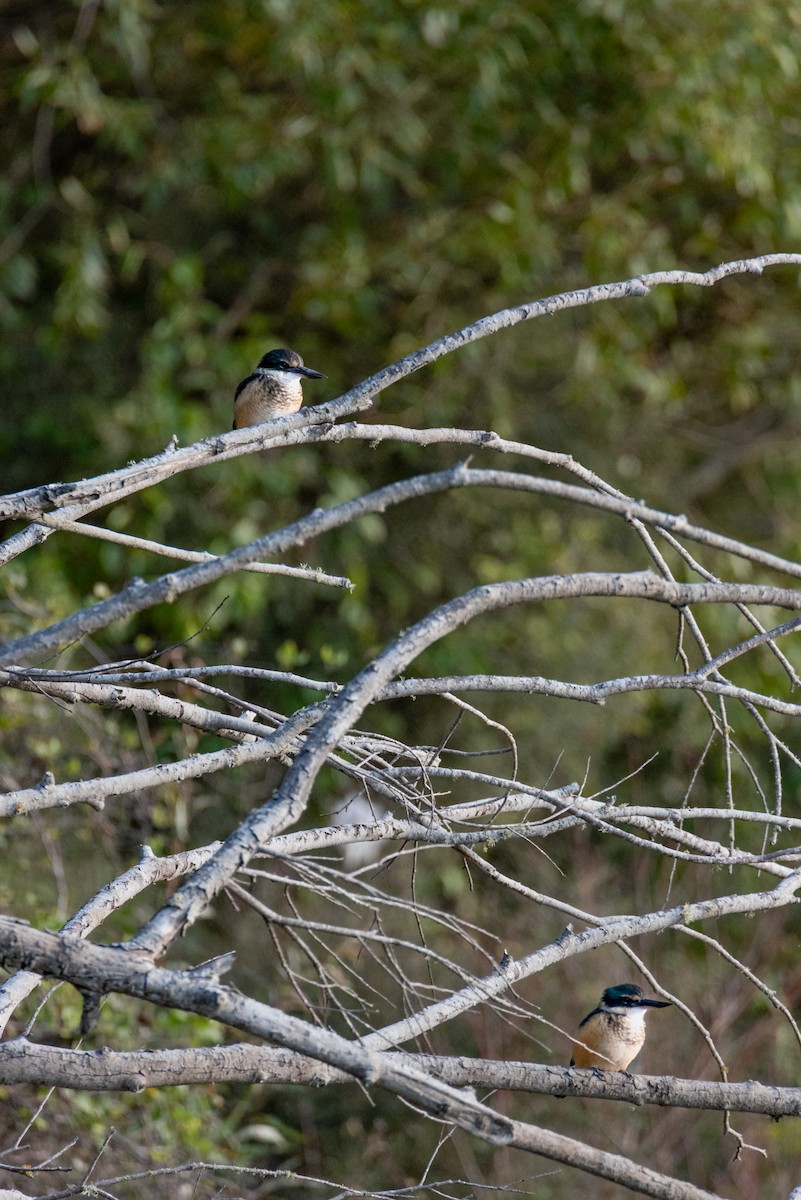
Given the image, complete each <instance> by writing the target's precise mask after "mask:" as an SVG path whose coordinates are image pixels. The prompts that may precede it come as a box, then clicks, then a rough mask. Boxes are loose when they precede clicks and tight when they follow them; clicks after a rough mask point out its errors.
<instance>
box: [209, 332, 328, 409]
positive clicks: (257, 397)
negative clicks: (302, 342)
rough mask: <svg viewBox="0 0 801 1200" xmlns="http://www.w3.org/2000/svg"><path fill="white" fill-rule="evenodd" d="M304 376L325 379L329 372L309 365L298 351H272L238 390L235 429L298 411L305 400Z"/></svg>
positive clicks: (235, 397) (235, 405)
mask: <svg viewBox="0 0 801 1200" xmlns="http://www.w3.org/2000/svg"><path fill="white" fill-rule="evenodd" d="M304 378H305V379H325V375H323V374H322V373H321V372H320V371H313V370H312V369H311V367H307V366H305V365H304V363H303V359H302V358H301V357H300V355H299V354H297V353H296V352H295V351H294V350H281V349H279V350H268V351H267V353H266V354H265V355H264V356H263V358H262V359H261V360H260V362H259V365H258V366H257V367H256V368H255V370H254V371H252V372H251V374H250V375H248V377H247V379H243V380H242V382H241V383H240V385H239V387H238V388H237V389H236V392H235V393H234V423H233V426H232V428H233V429H244V428H245V426H246V425H260V424H261V423H262V421H270V420H272V418H273V417H283V416H286V414H287V413H293V412H297V411H298V409H299V408H300V406H301V404H302V403H303V392H302V390H301V384H302V382H303V380H304Z"/></svg>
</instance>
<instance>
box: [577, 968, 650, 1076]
mask: <svg viewBox="0 0 801 1200" xmlns="http://www.w3.org/2000/svg"><path fill="white" fill-rule="evenodd" d="M649 1008H670V1001H669V1000H646V999H645V997H644V996H643V994H642V988H639V987H637V985H636V983H618V984H615V986H614V987H608V988H607V989H606V991H605V992H604V994H603V995H602V996H601V1001H600V1003H599V1005H598V1007H597V1008H594V1009H593V1010H592V1012H591V1013H587V1016H586V1017H585V1018H584V1020H583V1021H582V1022H581V1024H580V1025H579V1035H578V1039H577V1041H576V1042H575V1044H574V1046H573V1057H572V1058H571V1059H570V1065H571V1067H599V1068H600V1069H601V1070H602V1071H625V1070H626V1067H627V1066H628V1065H629V1063H630V1062H632V1061H633V1059H635V1058H636V1057H637V1055H638V1054H639V1052H640V1050H641V1049H642V1045H643V1042H644V1041H645V1017H646V1013H647V1011H648V1009H649Z"/></svg>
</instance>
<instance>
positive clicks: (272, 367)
mask: <svg viewBox="0 0 801 1200" xmlns="http://www.w3.org/2000/svg"><path fill="white" fill-rule="evenodd" d="M257 370H261V371H276V372H285V373H286V374H287V375H305V377H306V378H307V379H325V375H323V374H322V373H321V372H320V371H313V370H312V369H311V367H307V366H306V365H305V364H304V362H303V359H302V358H301V357H300V355H299V354H297V353H296V352H295V351H294V350H285V349H284V350H281V349H279V350H268V352H267V353H266V354H265V355H264V357H263V358H262V360H261V362H260V363H259V365H258V368H257Z"/></svg>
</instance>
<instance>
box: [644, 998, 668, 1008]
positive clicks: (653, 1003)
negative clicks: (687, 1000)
mask: <svg viewBox="0 0 801 1200" xmlns="http://www.w3.org/2000/svg"><path fill="white" fill-rule="evenodd" d="M639 1003H640V1004H647V1005H648V1007H649V1008H671V1007H672V1004H673V1002H672V1000H640V1002H639Z"/></svg>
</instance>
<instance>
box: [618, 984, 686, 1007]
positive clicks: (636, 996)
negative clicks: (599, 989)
mask: <svg viewBox="0 0 801 1200" xmlns="http://www.w3.org/2000/svg"><path fill="white" fill-rule="evenodd" d="M601 1007H602V1008H604V1009H606V1010H607V1011H610V1010H614V1011H618V1012H620V1011H625V1010H626V1009H632V1008H670V1001H669V1000H647V999H646V998H645V996H643V994H642V988H641V987H637V984H636V983H617V984H615V986H614V987H608V988H607V989H606V991H605V992H604V994H603V996H601Z"/></svg>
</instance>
